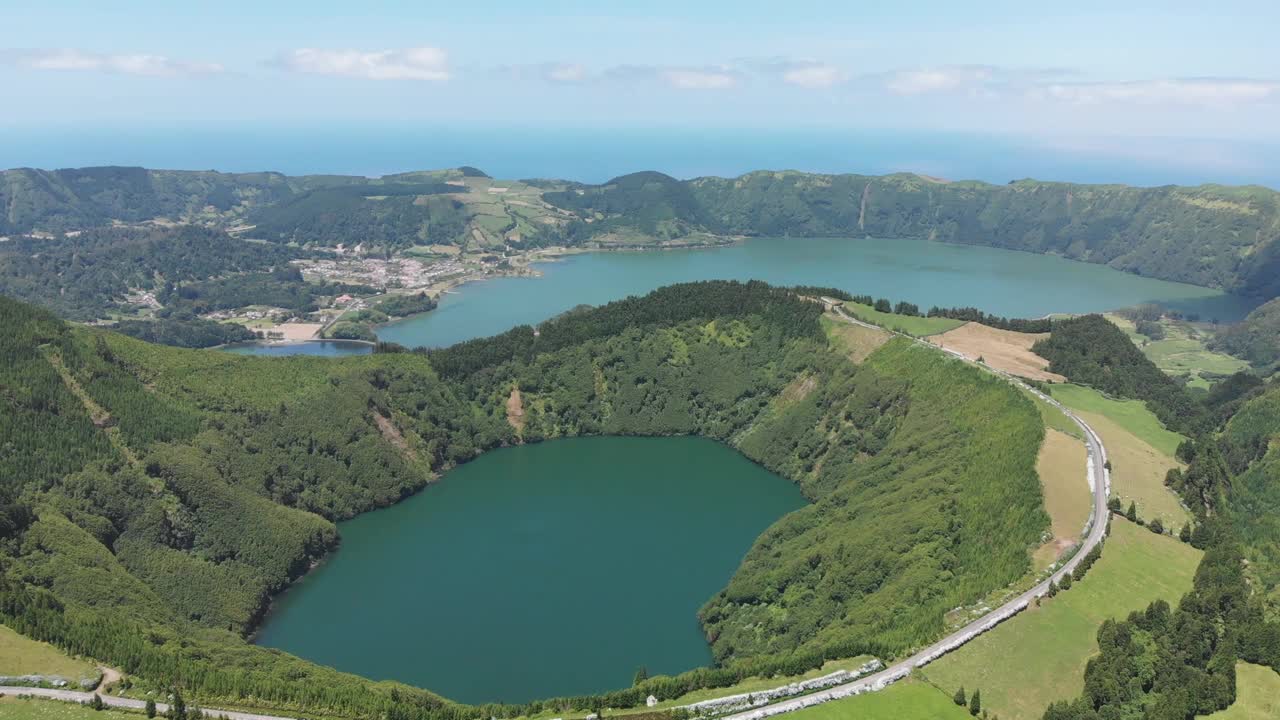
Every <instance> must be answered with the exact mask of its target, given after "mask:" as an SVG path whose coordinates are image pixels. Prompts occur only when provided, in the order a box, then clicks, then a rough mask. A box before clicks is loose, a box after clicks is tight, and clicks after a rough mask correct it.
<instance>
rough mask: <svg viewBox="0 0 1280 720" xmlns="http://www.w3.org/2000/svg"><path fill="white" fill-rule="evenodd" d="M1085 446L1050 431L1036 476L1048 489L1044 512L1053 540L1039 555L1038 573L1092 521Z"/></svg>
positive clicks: (1048, 431) (1037, 558)
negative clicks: (1086, 475)
mask: <svg viewBox="0 0 1280 720" xmlns="http://www.w3.org/2000/svg"><path fill="white" fill-rule="evenodd" d="M1085 464H1086V455H1085V450H1084V443H1083V442H1081V441H1080V440H1077V439H1075V438H1073V437H1071V436H1070V435H1066V434H1064V433H1061V432H1058V431H1057V430H1052V429H1050V430H1046V431H1045V436H1044V443H1043V444H1042V445H1041V446H1040V456H1039V458H1038V459H1037V462H1036V472H1037V473H1038V474H1039V475H1040V484H1041V485H1042V486H1043V488H1044V509H1045V510H1046V511H1047V512H1048V513H1049V519H1050V520H1051V521H1052V530H1053V539H1052V540H1051V541H1050V542H1049V543H1048V544H1047V545H1045V546H1044V547H1043V548H1041V551H1040V552H1037V553H1036V569H1037V570H1041V569H1044V568H1046V567H1048V566H1049V564H1050V563H1052V562H1053V561H1054V560H1057V559H1058V556H1059V554H1060V553H1061V551H1063V550H1065V549H1066V548H1067V547H1069V546H1070V545H1072V544H1074V543H1075V542H1076V541H1078V540H1079V539H1080V531H1081V530H1082V529H1084V524H1085V522H1086V521H1088V519H1089V509H1090V507H1091V506H1092V504H1093V502H1092V500H1093V496H1092V495H1091V494H1090V493H1089V484H1088V483H1087V482H1085Z"/></svg>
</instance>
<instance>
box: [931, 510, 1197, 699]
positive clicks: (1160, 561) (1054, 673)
mask: <svg viewBox="0 0 1280 720" xmlns="http://www.w3.org/2000/svg"><path fill="white" fill-rule="evenodd" d="M1200 555H1201V553H1200V551H1199V550H1196V549H1194V548H1192V547H1191V546H1190V545H1185V544H1183V543H1180V542H1178V541H1177V540H1175V539H1173V538H1170V537H1166V536H1158V535H1155V534H1153V533H1151V532H1149V531H1148V530H1146V529H1145V528H1143V527H1140V526H1138V525H1135V524H1133V523H1130V522H1128V521H1127V520H1124V519H1123V518H1115V519H1114V520H1113V521H1112V525H1111V535H1110V537H1109V538H1108V539H1107V541H1106V545H1105V547H1104V549H1103V553H1102V558H1101V559H1100V560H1099V561H1098V562H1097V564H1095V565H1094V566H1093V569H1092V570H1090V571H1089V574H1088V575H1086V576H1085V577H1084V579H1083V580H1081V581H1080V582H1078V583H1076V584H1075V585H1073V586H1072V587H1071V589H1070V590H1067V591H1065V592H1062V593H1060V594H1059V595H1058V596H1057V597H1055V598H1052V599H1048V598H1046V599H1045V600H1044V602H1043V605H1042V606H1041V607H1038V608H1037V607H1034V606H1033V607H1031V608H1029V609H1028V610H1026V611H1025V612H1023V613H1022V614H1021V615H1019V616H1017V617H1015V618H1014V619H1012V620H1010V621H1008V622H1006V623H1005V624H1003V625H1001V626H1000V627H998V628H996V629H995V630H992V631H991V632H989V633H987V634H986V635H983V636H981V637H979V638H977V639H976V640H974V641H973V642H970V643H969V644H967V645H965V646H964V647H961V648H960V649H959V650H956V651H955V652H954V653H952V654H950V655H948V656H946V657H944V658H942V659H941V660H938V661H937V662H934V663H933V664H931V665H929V666H928V667H926V668H924V670H923V671H922V676H923V677H924V678H925V679H927V680H928V682H929V683H931V684H933V685H934V686H936V687H937V688H938V689H939V690H940V693H941V694H942V695H943V696H944V697H948V698H949V697H950V696H951V694H952V693H954V692H955V691H956V689H957V688H959V687H960V686H961V685H963V686H964V688H965V690H966V691H967V692H972V691H973V690H975V689H978V690H981V691H982V700H983V707H984V708H986V709H989V710H990V711H991V713H992V714H995V715H999V716H1000V717H1001V718H1004V719H1005V720H1010V719H1012V720H1039V718H1040V716H1041V714H1042V713H1043V712H1044V709H1045V707H1047V706H1048V704H1049V703H1051V702H1054V701H1057V700H1067V699H1071V698H1074V697H1076V696H1077V695H1079V694H1080V692H1081V690H1082V689H1083V687H1084V668H1085V664H1086V663H1087V662H1088V661H1089V658H1090V657H1092V656H1093V655H1094V654H1095V653H1096V652H1097V639H1096V634H1097V630H1098V627H1099V626H1100V625H1101V624H1102V621H1103V620H1106V619H1107V618H1123V617H1125V616H1126V615H1128V614H1129V613H1130V612H1132V611H1134V610H1138V609H1141V608H1144V607H1146V606H1147V605H1148V604H1150V603H1151V602H1153V601H1155V600H1157V599H1161V598H1163V599H1164V600H1167V601H1169V602H1170V603H1176V602H1177V601H1178V598H1180V597H1181V596H1182V595H1183V594H1184V593H1186V592H1187V591H1188V590H1190V589H1191V580H1192V577H1193V576H1194V574H1195V569H1196V565H1197V563H1198V562H1199V560H1200Z"/></svg>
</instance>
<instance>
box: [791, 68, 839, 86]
mask: <svg viewBox="0 0 1280 720" xmlns="http://www.w3.org/2000/svg"><path fill="white" fill-rule="evenodd" d="M844 79H845V74H844V72H843V71H842V70H840V68H838V67H836V66H834V65H823V64H813V65H804V66H801V67H795V68H791V69H790V70H786V71H784V72H783V73H782V81H783V82H785V83H787V84H789V85H796V86H798V87H802V88H809V89H811V90H816V89H820V88H829V87H831V86H832V85H835V84H837V83H839V82H841V81H843V80H844Z"/></svg>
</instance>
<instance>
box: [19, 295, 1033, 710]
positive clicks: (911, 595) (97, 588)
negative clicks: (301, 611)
mask: <svg viewBox="0 0 1280 720" xmlns="http://www.w3.org/2000/svg"><path fill="white" fill-rule="evenodd" d="M819 314H820V308H819V307H818V306H817V305H815V304H813V303H809V302H806V301H803V300H800V299H798V298H797V297H796V296H794V295H792V294H791V293H790V292H788V291H785V290H780V289H775V288H770V287H768V286H766V285H763V284H761V283H748V284H742V283H735V282H704V283H692V284H688V285H679V286H672V287H669V288H664V289H662V290H659V291H656V292H654V293H652V294H650V295H648V296H646V297H644V298H632V299H628V300H625V301H620V302H618V303H612V304H610V305H607V306H603V307H601V308H596V309H592V310H586V311H583V312H578V313H573V314H570V315H567V316H565V317H563V318H561V319H559V320H556V321H551V322H548V323H546V324H544V325H543V326H542V327H541V328H540V332H539V333H538V334H537V335H536V336H535V335H534V334H533V331H532V329H531V328H527V327H525V328H517V329H515V330H512V331H510V332H509V333H506V334H504V335H501V336H497V337H495V338H490V339H485V340H478V341H472V342H469V343H464V344H463V345H459V346H455V347H453V348H447V349H444V350H437V351H431V352H427V353H394V352H393V353H380V354H375V355H372V356H363V357H350V358H343V359H337V360H327V359H321V358H309V357H292V358H276V359H272V358H258V357H247V356H237V355H230V354H222V353H215V352H206V351H189V350H181V349H176V348H165V347H160V346H155V345H150V344H147V343H144V342H141V341H137V340H133V339H131V338H127V337H124V336H121V335H117V334H113V333H110V332H105V331H101V330H93V329H88V328H74V327H71V326H68V325H66V324H64V323H63V322H62V321H60V320H58V319H56V318H55V317H53V316H52V315H50V314H48V313H47V312H45V311H41V310H37V309H34V308H32V307H30V306H26V305H22V304H19V303H16V302H13V301H10V300H6V299H0V330H2V332H0V352H3V359H4V360H5V362H4V363H3V370H0V403H2V404H4V406H5V407H4V412H0V447H4V448H6V452H5V453H4V455H3V462H4V463H5V465H4V467H3V468H0V469H2V470H3V473H0V477H3V478H4V479H5V482H4V485H3V486H2V487H0V519H2V520H3V522H0V530H2V532H3V538H0V564H2V566H3V572H0V620H2V621H3V623H4V624H5V625H8V626H9V627H12V628H14V629H16V630H18V631H19V632H22V633H23V634H25V635H28V636H31V637H33V638H35V639H39V640H42V641H46V642H50V643H52V644H54V645H57V646H59V647H61V648H62V649H64V650H67V651H70V652H74V653H76V654H81V655H86V656H90V657H93V658H96V659H98V660H101V661H103V662H107V663H110V664H113V665H117V666H119V667H121V668H122V669H123V670H125V671H126V672H127V673H129V674H130V675H131V676H132V677H133V678H134V681H135V683H138V684H140V685H141V686H142V687H146V688H154V689H162V688H164V687H168V686H170V685H175V684H177V685H181V686H183V687H184V688H187V689H188V692H189V693H190V694H192V695H195V696H197V697H198V699H199V700H200V702H202V703H206V704H213V703H215V702H222V703H232V704H237V705H242V704H245V703H246V698H251V699H252V704H253V705H255V706H263V707H273V708H289V709H291V710H293V711H295V712H301V711H305V712H307V713H308V714H334V715H346V716H350V715H359V716H365V715H381V714H382V713H384V712H387V711H388V709H389V708H393V707H394V708H396V710H395V712H397V713H402V714H401V715H397V717H405V718H428V717H431V718H437V717H440V718H450V720H461V719H462V718H472V717H476V716H484V715H485V714H490V715H501V716H505V717H510V716H515V715H518V714H521V713H523V712H533V711H538V710H541V709H543V708H544V707H545V708H547V709H551V708H567V707H576V708H580V709H586V708H590V707H592V706H593V703H594V702H597V701H595V700H592V699H590V698H577V699H569V700H562V701H559V702H557V703H553V704H547V705H545V706H544V705H542V704H538V705H536V706H532V707H519V708H485V709H475V708H462V707H460V706H455V705H453V704H449V703H444V702H443V701H440V700H439V699H438V698H435V697H434V696H432V695H430V694H429V693H426V692H423V691H420V690H416V689H412V688H407V687H404V686H396V685H393V684H388V683H372V682H369V681H365V680H363V679H360V678H356V677H354V676H350V675H345V674H342V673H337V672H335V671H332V670H329V669H326V668H321V667H318V666H314V665H311V664H310V663H306V662H303V661H301V660H298V659H296V658H291V657H289V656H287V655H283V654H281V653H279V652H276V651H270V650H266V649H262V648H258V647H256V646H252V645H249V644H247V643H246V642H245V641H244V639H243V637H244V634H245V633H246V632H248V631H249V630H251V629H252V628H253V626H254V625H255V623H256V621H257V619H258V617H259V616H260V614H261V612H262V610H263V608H265V606H266V603H267V602H269V600H270V598H271V597H272V596H273V595H274V594H276V593H278V592H279V591H280V590H282V589H283V588H284V587H286V586H287V584H288V583H289V582H290V581H292V580H293V579H295V578H297V577H298V576H299V575H300V574H301V573H302V572H304V571H305V569H306V568H307V567H308V566H309V565H310V563H311V562H312V561H314V560H315V559H316V558H318V557H321V556H322V555H323V554H324V553H325V552H327V551H328V550H329V549H330V548H331V547H332V546H333V545H334V543H335V542H336V540H337V537H336V532H335V529H334V525H333V521H335V520H339V519H342V518H346V517H350V516H352V515H354V514H356V513H360V512H363V511H366V510H369V509H373V508H376V507H380V506H384V505H387V504H390V503H394V502H396V501H398V500H399V499H401V498H403V497H405V496H407V495H408V494H410V493H412V492H414V491H416V490H417V489H419V488H421V487H422V486H423V485H424V484H425V483H427V482H428V481H429V480H430V479H431V478H433V477H434V476H435V474H436V473H440V472H444V471H447V470H448V469H449V468H450V467H452V466H454V465H456V464H458V463H461V462H466V461H468V460H470V459H471V458H474V457H475V456H476V455H477V454H478V453H480V452H483V451H485V450H487V449H490V448H495V447H499V446H502V445H505V444H511V443H516V442H522V441H525V442H527V441H533V440H539V439H549V438H556V437H564V436H572V435H593V434H642V435H666V434H687V433H693V434H699V435H704V436H708V437H711V438H715V439H718V440H721V441H723V442H726V443H729V444H730V445H732V446H734V447H736V448H738V449H739V450H740V451H741V452H743V453H744V454H745V455H747V456H748V457H750V458H751V459H753V460H755V461H757V462H760V463H762V464H764V465H766V466H767V467H770V468H771V469H774V470H775V471H777V472H779V473H781V474H783V475H784V476H786V477H788V478H790V479H792V480H793V481H795V482H797V483H798V484H799V486H800V487H801V489H802V490H803V492H804V493H805V495H806V496H807V497H809V499H810V500H811V501H812V504H811V505H809V506H808V507H806V508H804V509H803V510H801V511H799V512H797V513H793V514H791V515H788V516H786V517H784V518H783V519H782V520H780V521H779V522H778V523H777V524H775V525H774V526H773V527H772V528H770V529H769V530H768V531H767V532H766V533H765V534H764V535H762V536H761V538H759V540H758V541H757V542H756V544H755V546H754V547H753V548H752V549H751V550H750V552H749V553H748V554H747V557H746V559H745V560H744V562H743V565H742V566H741V568H740V569H739V570H738V572H737V573H736V574H735V575H734V577H733V578H732V580H731V581H730V583H729V585H728V586H727V587H726V588H725V590H724V591H723V592H722V593H720V594H719V595H717V596H716V597H715V598H713V599H712V600H711V602H709V603H708V604H707V606H706V607H705V608H704V609H703V610H702V613H701V621H702V623H703V625H704V627H705V628H706V629H707V631H708V633H709V637H711V639H712V647H713V650H714V652H715V655H716V657H717V659H718V661H719V665H718V666H717V667H714V668H711V669H701V670H695V671H691V672H690V673H686V674H684V675H681V676H678V677H676V678H654V679H652V680H650V681H647V682H646V683H642V684H641V685H639V686H637V687H635V688H631V689H626V690H619V691H617V692H614V693H610V694H608V695H606V696H604V697H603V698H601V699H600V700H599V701H598V702H602V703H604V704H606V705H608V706H611V707H623V706H634V705H636V704H639V703H641V702H643V700H644V698H645V697H646V696H647V695H648V694H650V693H653V694H656V695H658V697H659V698H660V699H667V698H674V697H678V696H680V695H682V694H685V693H687V692H689V691H690V690H694V689H697V688H702V687H714V686H723V685H728V684H732V683H733V682H736V681H738V680H741V679H742V678H745V677H751V676H760V675H770V674H774V673H781V672H785V673H790V674H794V673H798V672H804V671H806V670H808V669H811V668H814V667H818V666H820V665H821V664H822V663H823V662H824V661H825V660H827V659H830V658H835V657H850V656H854V655H859V654H862V653H864V652H875V653H877V654H880V655H882V656H885V657H889V656H893V655H896V654H900V653H902V652H905V651H906V650H908V649H909V648H911V647H915V646H917V645H919V644H920V643H922V642H925V641H927V640H929V639H931V638H933V637H935V636H937V635H939V634H940V633H941V632H942V631H943V627H944V624H943V618H944V615H945V614H946V613H947V611H949V610H950V609H951V608H954V607H955V606H957V605H961V604H966V603H971V602H974V601H975V600H977V599H978V598H981V597H983V596H985V595H986V594H987V593H989V592H990V591H991V590H993V589H995V588H998V587H1003V586H1004V585H1006V584H1008V583H1010V582H1012V581H1013V580H1015V579H1017V578H1019V577H1021V576H1022V575H1023V574H1024V572H1025V571H1026V570H1027V569H1028V566H1029V560H1028V549H1029V548H1030V547H1032V546H1034V545H1036V544H1038V543H1039V540H1040V536H1041V533H1042V532H1043V531H1044V529H1045V527H1046V526H1047V524H1048V522H1047V517H1046V516H1045V513H1044V511H1043V508H1042V502H1041V496H1040V487H1039V481H1038V479H1037V477H1036V474H1035V461H1036V454H1037V449H1038V446H1039V442H1040V436H1041V433H1042V432H1043V431H1042V426H1041V424H1040V422H1039V419H1038V418H1039V415H1038V412H1037V410H1036V408H1035V407H1034V406H1033V405H1032V404H1031V403H1030V402H1029V401H1028V400H1026V399H1025V398H1024V397H1023V396H1022V395H1021V394H1019V393H1018V392H1017V391H1016V390H1015V389H1013V388H1012V387H1010V386H1009V385H1007V384H1006V383H1004V382H1003V381H1001V380H999V379H996V378H994V377H991V376H990V375H988V374H986V373H983V372H981V371H980V370H977V369H974V368H971V367H968V366H966V365H964V364H962V363H959V362H958V361H954V360H951V359H949V358H946V357H945V356H943V355H941V354H939V353H936V352H933V351H930V350H928V349H926V348H919V347H915V346H913V345H912V344H911V343H909V342H908V341H905V340H900V341H894V342H891V343H889V344H887V345H885V346H884V347H882V348H881V349H880V350H879V351H877V353H876V354H873V355H872V357H871V358H869V359H868V360H867V361H866V362H865V363H863V365H861V366H855V365H853V364H852V363H850V362H849V361H847V360H846V359H845V358H844V356H843V355H842V354H841V353H840V352H839V351H838V350H837V349H833V348H830V347H828V345H827V339H826V336H825V335H824V334H823V332H822V330H821V327H820V325H819V323H818V316H819ZM513 386H518V387H519V388H520V389H521V392H522V395H523V397H524V402H525V406H526V413H525V416H524V424H523V427H522V429H521V430H517V429H516V428H515V427H513V426H512V425H511V424H509V423H508V420H507V416H506V407H505V403H506V399H507V397H508V396H509V394H510V390H511V388H512V387H513ZM993 507H999V508H1000V512H998V513H992V512H991V511H990V510H991V508H993ZM783 615H785V616H788V617H789V618H790V620H789V621H787V622H778V623H776V624H773V623H774V621H772V620H770V618H776V617H781V616H783ZM762 623H765V624H767V625H769V631H768V633H767V635H764V636H762V635H761V634H760V632H759V628H760V627H761V624H762ZM764 637H767V638H768V640H767V641H762V640H761V638H764Z"/></svg>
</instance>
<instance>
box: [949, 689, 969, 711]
mask: <svg viewBox="0 0 1280 720" xmlns="http://www.w3.org/2000/svg"><path fill="white" fill-rule="evenodd" d="M951 699H952V700H954V701H955V703H956V704H957V705H959V706H960V707H964V704H965V702H967V701H966V700H965V697H964V686H963V685H961V686H960V689H959V690H957V691H956V694H955V696H954V697H952V698H951Z"/></svg>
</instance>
